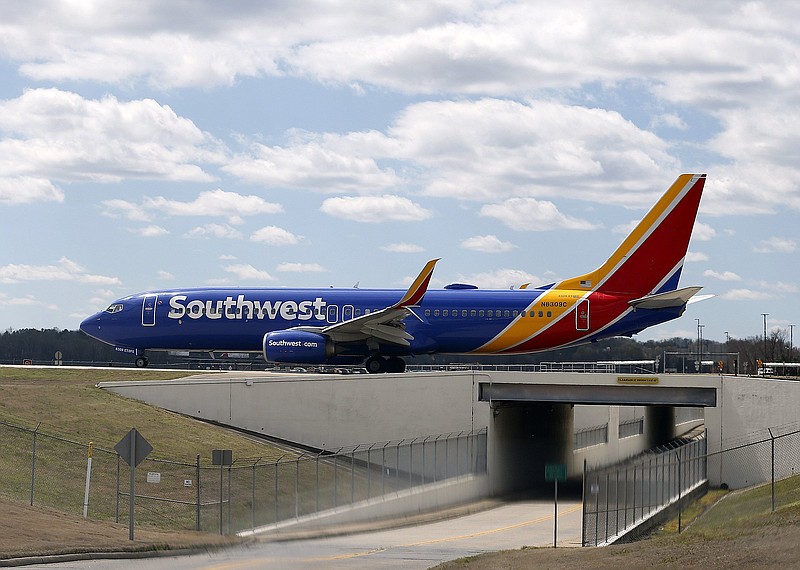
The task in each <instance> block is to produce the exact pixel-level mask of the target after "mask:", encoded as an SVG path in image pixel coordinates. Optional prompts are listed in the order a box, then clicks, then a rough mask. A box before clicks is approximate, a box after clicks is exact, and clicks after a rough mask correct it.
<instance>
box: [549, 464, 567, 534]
mask: <svg viewBox="0 0 800 570" xmlns="http://www.w3.org/2000/svg"><path fill="white" fill-rule="evenodd" d="M544 480H545V481H553V482H554V483H555V500H554V507H553V508H554V512H553V548H556V545H557V543H558V482H559V481H566V480H567V466H566V464H565V463H547V464H546V465H545V466H544Z"/></svg>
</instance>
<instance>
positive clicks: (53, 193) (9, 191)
mask: <svg viewBox="0 0 800 570" xmlns="http://www.w3.org/2000/svg"><path fill="white" fill-rule="evenodd" d="M0 162H1V160H0ZM63 201H64V191H63V190H61V189H60V188H58V187H57V186H54V185H53V183H52V182H50V181H49V180H45V179H43V178H34V177H32V176H16V177H8V178H7V177H2V176H0V204H29V203H31V202H63Z"/></svg>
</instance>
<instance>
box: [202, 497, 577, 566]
mask: <svg viewBox="0 0 800 570" xmlns="http://www.w3.org/2000/svg"><path fill="white" fill-rule="evenodd" d="M581 508H582V505H575V506H573V507H570V508H568V509H565V510H563V511H561V512H560V513H558V516H559V517H562V516H565V515H570V514H572V513H574V512H576V511H579V510H581ZM552 519H553V515H552V514H549V515H544V516H541V517H539V518H536V519H531V520H528V521H523V522H519V523H516V524H512V525H508V526H503V527H499V528H492V529H489V530H482V531H479V532H473V533H469V534H461V535H456V536H446V537H443V538H434V539H431V540H421V541H419V542H409V543H407V544H395V545H393V546H385V547H382V548H372V549H370V550H364V551H361V552H351V553H349V554H337V555H334V556H320V557H317V558H302V559H298V560H293V562H332V561H334V560H349V559H351V558H360V557H362V556H371V555H373V554H380V553H381V552H386V551H387V550H392V549H394V548H412V547H414V546H425V545H428V544H438V543H442V542H455V541H457V540H465V539H468V538H477V537H480V536H488V535H491V534H497V533H500V532H506V531H509V530H515V529H518V528H522V527H526V526H532V525H535V524H539V523H542V522H545V521H548V520H552ZM284 561H285V559H282V558H275V557H269V558H254V559H251V560H241V561H238V562H227V563H223V564H216V565H213V566H206V567H204V569H203V570H238V569H240V568H252V567H254V566H256V565H263V564H269V563H270V562H273V563H280V562H284Z"/></svg>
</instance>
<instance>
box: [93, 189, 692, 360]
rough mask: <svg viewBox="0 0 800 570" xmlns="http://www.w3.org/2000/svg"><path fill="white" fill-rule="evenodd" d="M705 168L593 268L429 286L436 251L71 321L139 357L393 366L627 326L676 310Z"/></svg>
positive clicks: (121, 303)
mask: <svg viewBox="0 0 800 570" xmlns="http://www.w3.org/2000/svg"><path fill="white" fill-rule="evenodd" d="M705 180H706V175H705V174H682V175H681V176H679V177H678V179H677V180H676V181H675V183H674V184H673V185H672V186H671V187H670V188H669V190H667V192H666V193H665V194H664V195H663V196H662V197H661V199H660V200H659V201H658V202H657V203H656V205H655V206H653V208H652V209H651V210H650V211H649V212H648V213H647V215H645V217H644V218H643V219H642V220H641V221H640V222H639V224H638V225H637V226H636V228H635V229H634V230H633V231H632V232H631V234H630V235H629V236H628V237H626V238H625V240H624V241H623V242H622V244H621V245H620V246H619V247H618V248H617V250H616V251H614V253H613V254H612V255H611V257H609V258H608V260H607V261H606V262H605V263H603V264H602V265H601V266H600V267H599V268H597V269H595V270H594V271H591V272H590V273H586V274H584V275H579V276H577V277H573V278H571V279H565V280H563V281H559V282H557V283H551V284H549V285H545V286H542V287H535V288H534V287H527V286H523V287H521V288H518V289H515V290H514V289H509V290H482V289H478V288H477V287H474V286H472V285H465V284H453V285H448V286H447V287H445V288H444V289H442V290H430V291H429V290H428V284H429V282H430V280H431V276H432V275H433V269H434V266H435V265H436V262H437V261H438V259H434V260H431V261H429V262H428V263H427V264H426V265H425V267H424V268H423V269H422V271H421V272H420V274H419V275H418V276H417V278H416V279H415V280H414V282H413V283H412V284H411V286H410V287H409V288H408V290H407V291H403V290H392V289H332V288H325V289H267V288H236V289H230V288H227V289H226V288H203V289H198V288H192V289H163V290H157V291H150V292H146V293H141V294H138V295H132V296H130V297H125V298H123V299H119V300H118V301H115V302H114V303H112V304H111V305H110V306H109V307H108V308H107V309H106V310H105V311H102V312H100V313H97V314H96V315H93V316H91V317H89V318H87V319H86V320H84V321H83V322H82V323H81V330H82V331H84V332H85V333H86V334H88V335H90V336H92V337H95V338H97V339H99V340H101V341H103V342H106V343H108V344H111V345H114V346H115V347H116V349H117V350H118V351H120V352H123V353H128V354H131V355H133V356H135V358H136V365H137V366H139V367H143V366H147V357H146V356H145V351H146V350H192V351H236V352H260V353H263V355H264V358H265V359H266V360H267V361H269V362H275V363H302V364H359V363H361V362H364V366H365V367H366V369H367V370H368V371H369V372H371V373H377V372H402V371H403V370H405V361H404V360H403V358H402V357H404V356H412V355H416V354H434V353H451V354H471V355H497V354H499V355H509V354H521V353H528V352H537V351H541V350H549V349H553V348H564V347H569V346H574V345H578V344H583V343H588V342H592V341H596V340H599V339H602V338H608V337H613V336H630V335H633V334H635V333H638V332H640V331H642V330H643V329H645V328H647V327H650V326H653V325H657V324H660V323H663V322H666V321H669V320H672V319H675V318H677V317H679V316H681V315H682V314H683V312H684V310H685V309H686V305H687V303H688V302H689V301H690V299H692V297H693V296H694V295H695V294H696V293H697V292H698V291H699V290H700V287H686V288H683V289H678V279H679V277H680V274H681V269H682V268H683V262H684V258H685V256H686V250H687V248H688V245H689V238H690V237H691V233H692V227H693V226H694V221H695V217H696V215H697V209H698V206H699V204H700V195H701V194H702V191H703V185H704V183H705Z"/></svg>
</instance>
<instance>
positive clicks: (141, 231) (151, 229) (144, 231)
mask: <svg viewBox="0 0 800 570" xmlns="http://www.w3.org/2000/svg"><path fill="white" fill-rule="evenodd" d="M131 231H132V232H133V233H135V234H138V235H140V236H142V237H160V236H166V235H169V230H167V229H166V228H162V227H161V226H156V225H150V226H145V227H143V228H132V229H131Z"/></svg>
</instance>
